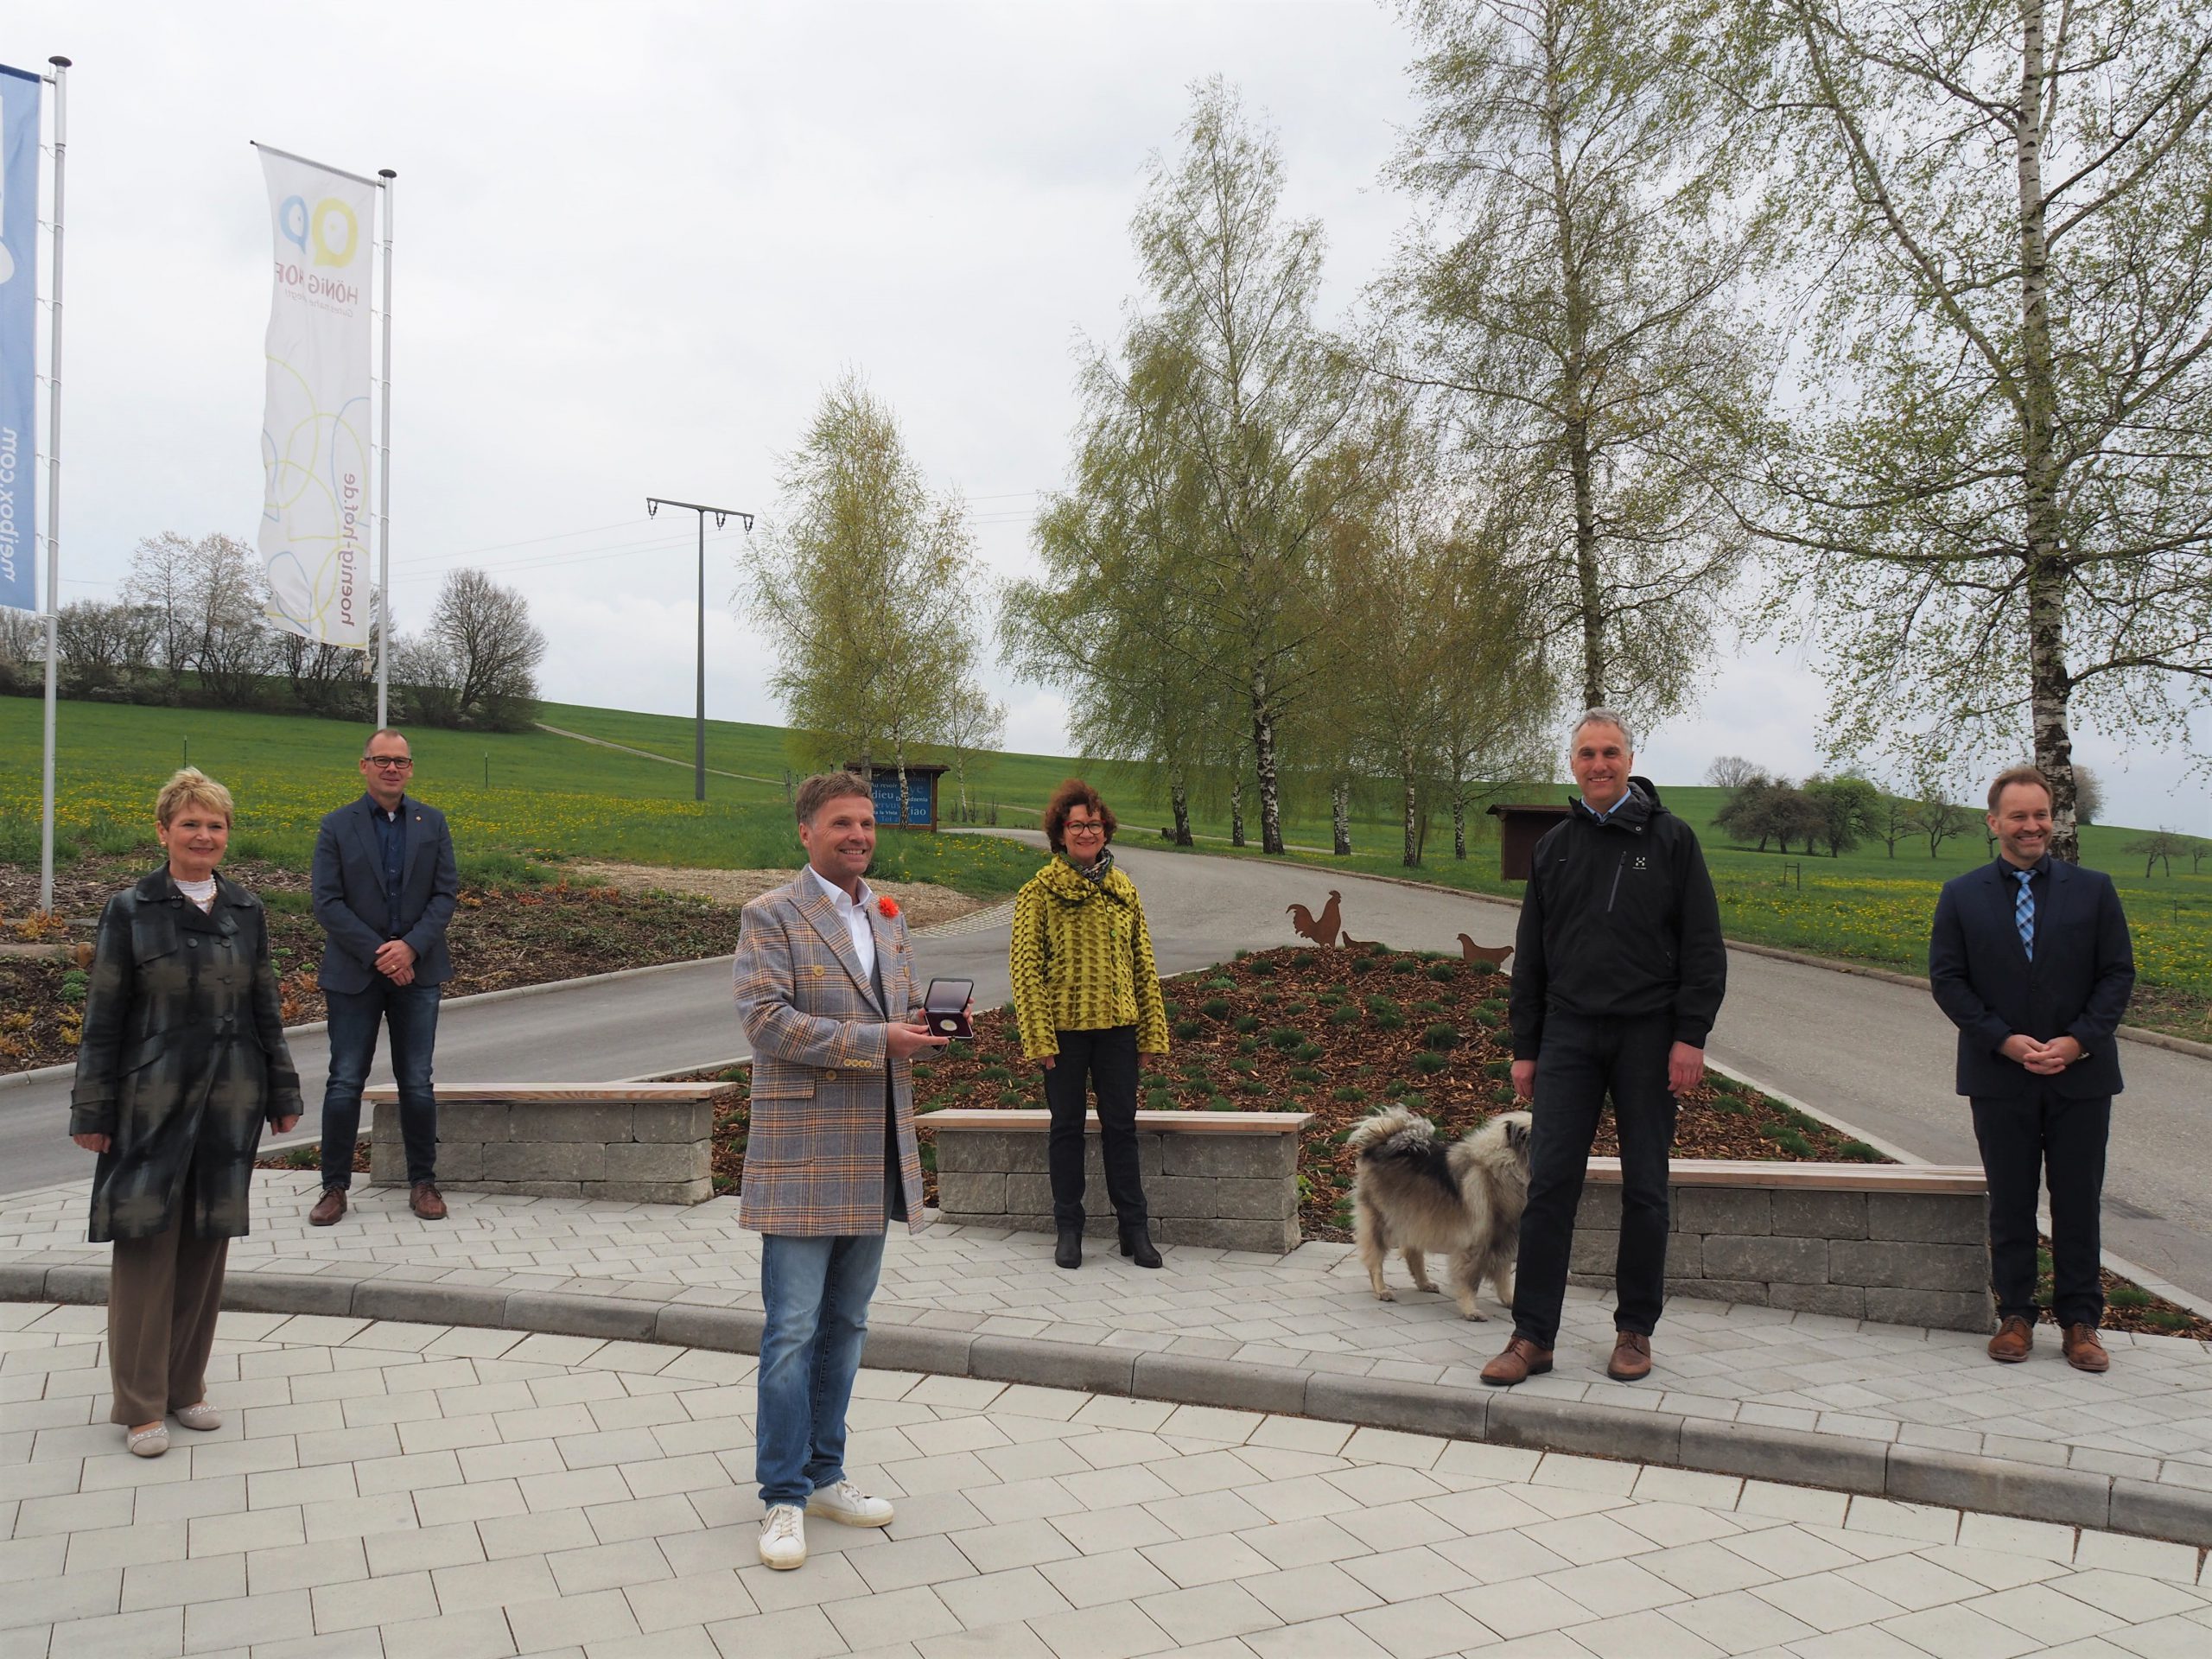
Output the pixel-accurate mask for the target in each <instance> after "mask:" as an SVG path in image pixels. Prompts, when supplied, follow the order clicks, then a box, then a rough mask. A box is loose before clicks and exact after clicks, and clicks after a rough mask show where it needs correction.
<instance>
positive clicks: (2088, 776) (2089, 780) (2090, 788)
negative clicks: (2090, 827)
mask: <svg viewBox="0 0 2212 1659" xmlns="http://www.w3.org/2000/svg"><path fill="white" fill-rule="evenodd" d="M2104 812H2105V785H2104V780H2103V779H2101V778H2099V777H2098V776H2097V774H2096V773H2095V772H2092V771H2091V770H2090V769H2089V768H2088V767H2087V766H2082V765H2080V764H2079V763H2076V765H2075V767H2074V817H2075V819H2076V820H2077V821H2078V822H2080V823H2095V822H2096V821H2097V820H2098V819H2099V818H2101V817H2103V816H2104Z"/></svg>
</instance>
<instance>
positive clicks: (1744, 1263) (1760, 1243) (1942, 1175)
mask: <svg viewBox="0 0 2212 1659" xmlns="http://www.w3.org/2000/svg"><path fill="white" fill-rule="evenodd" d="M1670 1174H1671V1177H1672V1185H1671V1186H1670V1188H1669V1195H1668V1238H1667V1291H1668V1294H1669V1295H1673V1296H1703V1297H1711V1298H1713V1299H1715V1300H1720V1301H1727V1302H1751V1303H1753V1304H1756V1305H1758V1306H1765V1307H1790V1308H1800V1309H1803V1310H1805V1311H1807V1312H1809V1313H1833V1314H1835V1315H1837V1316H1838V1317H1840V1318H1842V1319H1878V1320H1880V1321H1883V1322H1884V1323H1886V1324H1891V1325H1930V1326H1933V1327H1935V1328H1936V1329H1938V1330H1944V1331H1975V1332H1983V1331H1992V1330H1994V1329H1995V1328H1996V1324H1997V1319H1996V1309H1995V1305H1994V1303H1993V1301H1992V1300H1991V1299H1990V1292H1989V1215H1988V1193H1989V1189H1988V1183H1987V1182H1986V1180H1985V1179H1984V1178H1983V1176H1982V1173H1981V1171H1980V1170H1979V1169H1975V1168H1968V1167H1962V1166H1945V1165H1935V1164H1812V1163H1805V1164H1796V1163H1780V1162H1777V1163H1752V1162H1719V1161H1713V1160H1698V1159H1678V1160H1675V1164H1674V1165H1673V1167H1672V1169H1671V1171H1670ZM1620 1179H1621V1174H1620V1160H1618V1159H1617V1158H1592V1160H1590V1173H1589V1177H1588V1179H1587V1181H1586V1184H1585V1185H1584V1186H1583V1189H1582V1208H1581V1211H1580V1213H1579V1214H1578V1215H1577V1217H1575V1230H1574V1249H1573V1256H1572V1257H1571V1258H1570V1260H1569V1262H1568V1266H1569V1269H1570V1271H1569V1275H1568V1276H1569V1277H1570V1278H1571V1279H1572V1280H1573V1282H1574V1283H1576V1284H1578V1285H1589V1286H1595V1287H1601V1288H1605V1289H1611V1287H1612V1283H1613V1256H1614V1251H1615V1249H1616V1247H1617V1246H1618V1243H1619V1239H1620V1232H1619V1229H1620V1216H1621V1193H1620Z"/></svg>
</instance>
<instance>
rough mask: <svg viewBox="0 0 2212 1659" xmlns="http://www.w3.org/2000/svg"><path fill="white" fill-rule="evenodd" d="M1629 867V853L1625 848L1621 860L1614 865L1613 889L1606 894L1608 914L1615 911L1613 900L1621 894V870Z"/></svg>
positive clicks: (1606, 912)
mask: <svg viewBox="0 0 2212 1659" xmlns="http://www.w3.org/2000/svg"><path fill="white" fill-rule="evenodd" d="M1626 868H1628V853H1627V851H1626V850H1625V849H1624V850H1623V851H1622V853H1621V861H1620V862H1619V863H1618V864H1616V865H1614V866H1613V888H1612V891H1611V893H1607V894H1606V895H1605V914H1606V915H1608V916H1610V915H1611V914H1612V913H1613V900H1614V899H1618V898H1619V897H1620V896H1621V872H1622V871H1623V870H1624V869H1626Z"/></svg>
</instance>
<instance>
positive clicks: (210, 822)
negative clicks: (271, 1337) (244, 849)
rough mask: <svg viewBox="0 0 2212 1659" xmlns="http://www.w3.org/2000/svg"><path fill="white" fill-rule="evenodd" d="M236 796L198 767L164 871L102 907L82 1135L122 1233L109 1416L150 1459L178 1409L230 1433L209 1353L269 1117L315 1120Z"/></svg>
mask: <svg viewBox="0 0 2212 1659" xmlns="http://www.w3.org/2000/svg"><path fill="white" fill-rule="evenodd" d="M231 816H232V803H231V792H230V791H228V790H226V789H225V788H224V787H223V786H222V785H220V784H219V783H216V782H214V781H213V779H209V778H207V776H205V775H204V774H202V773H201V772H197V771H195V770H194V769H193V768H191V767H189V766H188V767H186V768H185V769H184V770H183V771H182V772H178V773H177V774H176V776H175V777H174V778H172V779H169V781H168V784H166V785H164V786H163V787H162V792H161V795H160V797H159V798H158V799H156V802H155V804H154V817H155V827H156V833H157V834H158V835H159V836H160V837H161V842H162V847H163V848H165V849H167V850H168V865H167V866H166V868H162V869H159V870H156V871H155V872H154V873H153V874H151V875H149V876H146V877H145V878H144V879H143V880H140V881H139V882H138V883H137V885H136V886H133V887H126V888H124V890H123V891H122V892H121V893H117V894H116V895H115V896H114V897H113V898H112V899H109V900H108V901H107V908H106V909H105V911H104V912H101V915H100V931H99V944H98V946H97V947H96V954H95V955H94V957H93V958H92V984H91V987H90V988H89V990H88V991H87V992H86V997H85V1034H84V1041H83V1043H82V1045H81V1046H79V1049H78V1051H77V1082H76V1087H75V1089H74V1090H73V1091H72V1093H71V1095H70V1097H69V1133H70V1134H71V1135H73V1136H74V1137H75V1139H76V1141H77V1144H78V1145H79V1146H80V1147H84V1148H85V1150H86V1151H87V1152H95V1153H98V1154H99V1165H98V1166H97V1167H96V1168H95V1169H94V1171H93V1173H92V1227H91V1231H90V1235H89V1236H90V1237H91V1240H92V1243H95V1244H100V1243H108V1242H110V1241H112V1242H113V1243H114V1245H115V1259H114V1265H113V1268H112V1270H111V1274H110V1275H109V1280H108V1298H107V1338H108V1364H109V1368H110V1370H111V1373H112V1376H113V1380H114V1385H115V1390H114V1391H115V1408H114V1409H113V1410H112V1411H111V1413H110V1414H109V1421H111V1422H117V1423H121V1424H123V1425H124V1427H125V1428H126V1429H127V1430H128V1433H127V1434H126V1436H125V1440H126V1443H127V1444H128V1445H129V1446H130V1450H131V1451H132V1452H136V1453H137V1455H138V1456H140V1457H142V1458H156V1457H159V1456H160V1455H161V1454H162V1452H166V1451H167V1450H168V1425H167V1423H166V1422H165V1421H163V1419H164V1416H165V1415H166V1414H170V1413H174V1414H175V1417H176V1420H177V1421H178V1422H180V1423H181V1424H183V1425H184V1427H187V1428H201V1429H207V1428H218V1427H221V1425H222V1418H221V1416H220V1415H219V1414H218V1413H217V1412H216V1411H215V1409H214V1408H213V1407H211V1406H210V1405H209V1404H208V1403H207V1355H208V1351H209V1350H210V1349H211V1348H212V1347H213V1344H214V1341H215V1313H216V1310H217V1309H218V1307H219V1306H221V1303H222V1299H223V1262H224V1259H225V1257H226V1255H228V1253H229V1249H230V1242H231V1240H232V1239H233V1238H239V1237H243V1236H245V1232H246V1224H247V1211H246V1187H247V1184H248V1182H249V1181H250V1180H251V1179H252V1174H253V1158H254V1153H255V1151H256V1150H257V1148H258V1147H259V1146H260V1144H261V1127H262V1125H263V1124H264V1122H266V1123H270V1124H273V1125H275V1127H276V1128H277V1131H278V1132H279V1133H280V1134H281V1133H283V1131H285V1130H287V1129H289V1128H291V1127H292V1126H293V1125H294V1124H296V1123H297V1122H299V1121H300V1078H299V1073H298V1072H297V1071H295V1070H294V1069H293V1065H292V1056H291V1053H290V1051H289V1050H288V1049H287V1048H286V1047H285V1046H284V1026H283V1017H282V1015H281V1014H280V1013H279V1010H278V1002H277V975H276V972H275V970H274V969H272V968H271V967H270V960H269V925H268V917H267V914H266V913H265V912H264V911H263V909H262V907H261V900H260V899H257V898H255V897H254V896H253V894H251V893H248V892H247V891H246V890H245V888H244V887H239V886H238V884H237V883H236V882H234V881H232V880H228V879H227V878H226V877H224V876H222V875H220V874H218V873H217V871H216V868H215V867H216V866H217V865H218V864H219V863H220V862H221V861H222V857H223V852H224V849H226V847H227V846H228V845H229V843H230V838H231Z"/></svg>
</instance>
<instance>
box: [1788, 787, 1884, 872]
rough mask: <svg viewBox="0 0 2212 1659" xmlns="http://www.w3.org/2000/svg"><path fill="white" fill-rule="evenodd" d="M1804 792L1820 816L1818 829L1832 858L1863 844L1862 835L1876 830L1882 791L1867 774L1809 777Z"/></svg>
mask: <svg viewBox="0 0 2212 1659" xmlns="http://www.w3.org/2000/svg"><path fill="white" fill-rule="evenodd" d="M1804 793H1805V798H1806V799H1807V801H1808V802H1809V803H1810V804H1811V805H1812V807H1813V810H1814V813H1815V817H1817V820H1818V823H1819V829H1818V832H1817V833H1818V834H1819V836H1820V838H1821V840H1822V841H1823V842H1827V849H1828V856H1829V857H1830V858H1840V857H1842V856H1843V855H1844V854H1846V853H1847V852H1849V851H1850V850H1851V849H1853V848H1854V847H1856V846H1857V845H1858V844H1859V837H1861V836H1865V835H1868V834H1870V833H1872V827H1873V823H1874V820H1875V818H1876V817H1878V815H1879V809H1880V804H1881V798H1882V791H1880V790H1878V789H1877V788H1875V787H1874V785H1872V784H1870V783H1868V782H1867V781H1866V779H1864V778H1855V777H1853V776H1852V775H1851V774H1850V773H1848V772H1847V773H1845V774H1844V775H1842V776H1841V777H1837V778H1822V777H1819V776H1815V777H1811V778H1808V779H1806V780H1805V789H1804ZM1808 849H1809V843H1808Z"/></svg>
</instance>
